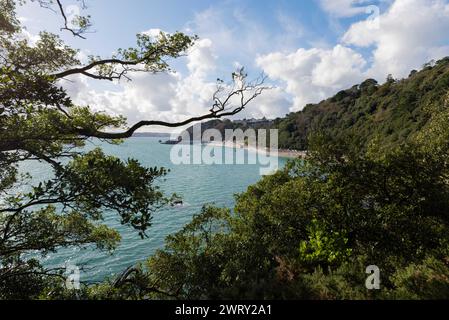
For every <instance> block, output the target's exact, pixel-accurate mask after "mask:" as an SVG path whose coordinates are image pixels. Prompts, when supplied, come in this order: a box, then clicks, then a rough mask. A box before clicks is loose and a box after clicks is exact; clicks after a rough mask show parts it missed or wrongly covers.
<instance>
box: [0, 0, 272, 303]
mask: <svg viewBox="0 0 449 320" xmlns="http://www.w3.org/2000/svg"><path fill="white" fill-rule="evenodd" d="M36 1H37V2H38V3H39V4H40V5H41V6H42V7H45V8H49V9H52V10H54V11H56V12H59V13H60V15H61V17H62V22H63V26H62V28H61V31H68V32H70V33H71V34H73V35H74V36H76V37H80V38H84V34H85V33H86V32H87V30H88V28H89V26H90V25H91V22H90V17H89V16H77V17H75V19H74V21H68V18H67V15H66V14H65V12H64V9H63V4H62V2H61V1H59V0H36ZM19 3H20V4H22V3H24V1H19ZM81 3H82V5H83V7H84V1H81ZM15 8H16V2H15V1H12V0H0V59H1V62H0V68H1V73H0V195H1V203H0V298H36V297H38V296H39V294H40V293H41V292H42V291H43V290H44V289H45V288H46V287H47V286H48V285H49V283H52V284H54V283H53V282H54V277H58V276H60V270H47V269H45V268H44V267H42V266H41V265H40V264H39V262H38V260H36V259H30V258H27V256H26V253H29V252H31V251H33V252H36V251H37V252H39V253H41V254H45V253H47V252H50V251H56V250H57V249H58V248H61V247H68V246H85V245H89V244H95V245H96V246H97V247H99V248H100V249H106V250H111V249H113V248H114V247H115V246H116V245H117V243H118V242H119V241H120V235H119V234H118V233H117V231H115V230H112V229H110V228H108V227H106V226H105V225H103V224H101V221H102V218H103V215H102V212H103V211H104V210H111V211H114V212H116V213H117V214H118V215H119V216H120V219H121V222H122V224H125V225H129V226H130V227H132V228H134V229H136V231H137V232H138V233H139V235H140V236H141V237H145V236H146V232H147V230H148V228H149V227H150V226H151V217H152V213H153V212H154V211H155V210H157V209H159V208H160V207H161V206H164V205H166V204H167V203H168V202H169V201H170V199H169V197H168V196H166V195H164V194H163V193H162V192H161V191H160V190H159V187H158V185H157V181H158V179H159V178H161V177H163V176H164V175H165V174H166V173H167V171H166V170H165V169H164V168H145V167H143V166H142V165H140V163H139V162H138V161H137V160H134V159H128V160H126V161H121V160H119V159H117V158H115V157H111V156H107V155H105V154H104V153H103V152H102V151H101V149H95V150H92V151H89V152H86V151H83V148H82V147H83V146H84V144H85V142H86V141H87V140H89V139H92V138H98V139H101V140H103V141H107V142H109V143H120V141H119V140H117V139H124V138H128V137H131V136H132V134H133V133H134V132H135V131H136V130H137V129H139V128H141V127H143V126H149V125H161V126H166V127H179V126H183V125H186V124H189V123H191V122H194V121H200V120H204V119H211V118H220V117H224V116H231V115H234V114H236V113H238V112H240V111H241V110H243V109H244V108H245V107H246V106H247V105H248V103H249V102H251V101H252V100H253V99H254V98H255V97H257V96H258V95H260V94H261V93H262V91H263V90H264V89H265V88H266V87H264V86H263V85H262V84H263V81H264V77H261V78H259V79H258V80H256V81H254V82H249V81H247V75H246V74H245V72H244V70H243V69H241V70H239V71H238V72H236V73H233V82H232V84H231V85H226V84H224V82H223V81H221V80H220V81H219V82H218V84H217V92H216V93H215V95H214V96H213V97H212V104H213V106H212V108H211V109H210V111H209V112H208V113H206V114H204V115H200V116H197V117H192V118H189V119H186V120H184V121H181V122H174V123H170V122H163V121H154V120H142V121H139V122H138V123H136V124H133V125H131V126H130V127H129V128H127V129H123V127H125V126H126V125H127V123H126V119H125V118H124V117H122V116H111V115H108V114H105V113H101V112H93V111H92V110H91V109H90V108H89V106H78V105H75V104H74V103H73V101H72V99H71V97H70V96H68V94H67V92H66V91H65V90H64V89H63V88H62V87H61V85H60V82H59V80H60V79H64V78H66V77H68V76H70V75H80V76H84V77H88V78H90V79H94V80H106V81H120V80H122V81H123V80H130V79H131V77H132V75H133V74H134V73H136V72H148V73H160V72H167V71H168V70H170V66H169V64H168V63H167V60H168V59H172V58H178V57H180V56H181V55H184V54H186V52H187V50H188V49H189V48H190V47H191V46H192V45H193V44H194V42H195V40H196V37H195V36H188V35H185V34H183V33H180V32H176V33H174V34H166V33H161V34H160V36H159V37H157V38H152V37H149V36H148V35H144V34H138V35H137V43H136V46H135V47H134V48H129V49H118V50H117V53H116V54H115V55H113V56H111V57H107V58H101V57H97V56H91V57H90V60H89V62H88V63H87V64H86V65H82V64H81V62H80V61H79V60H78V59H77V53H78V50H75V49H73V48H71V47H69V46H67V45H66V44H64V43H63V41H62V40H61V39H60V38H59V37H58V35H55V34H52V33H49V32H41V33H40V34H39V40H38V41H37V42H36V43H35V44H34V45H32V44H30V43H29V41H28V40H27V39H26V38H25V37H24V36H23V33H22V30H23V29H22V28H23V27H22V26H21V25H20V22H19V21H18V19H17V17H16V14H15ZM236 101H237V104H236ZM111 129H114V130H112V131H111ZM24 161H39V162H42V163H45V164H46V165H47V166H48V168H49V170H51V171H52V172H53V176H52V177H51V178H50V179H49V180H47V181H44V182H41V183H39V184H38V185H35V186H32V187H31V186H30V187H29V188H28V190H27V191H26V192H23V193H18V192H15V190H17V189H16V188H17V186H19V185H26V184H27V180H26V179H27V176H26V174H24V173H23V172H21V171H20V170H19V165H20V164H21V163H23V162H24ZM31 283H32V284H33V285H30V284H31Z"/></svg>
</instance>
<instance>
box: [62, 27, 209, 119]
mask: <svg viewBox="0 0 449 320" xmlns="http://www.w3.org/2000/svg"><path fill="white" fill-rule="evenodd" d="M153 34H154V35H157V34H159V31H154V32H153ZM211 44H212V42H211V41H210V40H208V39H202V40H200V41H198V42H197V43H196V44H195V45H194V46H193V47H192V48H191V49H190V50H189V52H188V56H187V69H188V74H187V75H185V76H183V75H181V74H179V73H174V72H170V73H159V74H148V73H137V72H134V73H130V74H129V76H130V78H131V79H132V81H129V82H128V81H122V82H120V83H119V84H116V85H115V86H113V88H108V89H106V90H99V88H97V87H95V86H94V85H93V83H92V82H91V81H90V80H87V79H86V78H85V77H82V76H73V77H70V78H69V79H67V80H66V81H62V82H61V84H62V85H63V86H64V87H65V89H66V90H67V92H68V93H69V94H70V95H71V97H73V100H74V101H75V102H76V103H78V104H81V105H90V106H91V107H92V108H93V109H94V110H98V111H107V112H111V113H113V114H121V115H124V116H126V117H127V118H128V122H129V123H132V122H135V121H138V120H142V119H158V120H165V121H179V120H181V119H185V118H186V117H189V116H192V115H198V114H202V113H205V112H207V110H209V109H210V101H211V97H212V94H213V91H214V89H215V83H213V82H210V81H208V77H209V74H210V73H211V72H212V71H213V70H214V69H215V63H216V61H215V59H216V57H215V56H214V54H213V53H212V51H211Z"/></svg>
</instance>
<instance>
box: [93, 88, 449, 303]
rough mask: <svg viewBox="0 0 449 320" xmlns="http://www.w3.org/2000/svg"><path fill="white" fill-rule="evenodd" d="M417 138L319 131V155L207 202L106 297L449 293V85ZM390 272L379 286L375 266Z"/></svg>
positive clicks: (99, 293) (100, 292)
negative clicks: (371, 282)
mask: <svg viewBox="0 0 449 320" xmlns="http://www.w3.org/2000/svg"><path fill="white" fill-rule="evenodd" d="M445 99H446V102H445V103H443V104H439V103H434V104H430V105H428V106H427V110H428V112H429V121H428V122H427V124H426V125H424V126H423V127H422V128H421V129H420V130H419V132H417V133H416V135H415V137H414V138H413V139H410V140H409V141H407V142H403V143H401V144H400V145H398V146H397V147H390V148H387V149H386V148H384V146H383V140H382V138H374V139H373V140H371V142H370V143H369V144H368V145H365V144H364V139H365V137H363V136H362V137H359V136H351V135H347V136H345V137H332V136H329V135H326V134H316V135H315V136H313V137H310V153H309V156H308V158H307V160H306V161H305V162H304V161H299V160H298V161H293V162H291V163H290V164H289V165H288V166H287V167H286V168H285V169H284V170H282V171H280V172H277V173H276V174H274V175H272V176H267V177H264V178H263V179H262V180H261V181H260V182H258V183H257V184H256V185H254V186H251V187H249V188H248V190H247V191H246V192H245V193H243V194H241V195H238V196H237V199H236V200H237V204H236V206H235V210H234V212H231V211H230V210H229V209H226V208H216V207H210V206H207V207H205V208H204V209H203V211H202V212H201V213H200V214H199V215H198V216H196V217H194V218H193V220H192V222H191V223H190V224H188V225H187V226H185V227H184V228H183V229H182V230H181V231H180V232H178V233H176V234H174V235H172V236H169V237H168V239H167V244H166V247H165V248H164V249H162V250H159V251H158V252H157V253H156V254H155V255H154V256H152V257H151V258H150V259H149V260H148V261H147V262H145V263H143V264H142V265H141V266H140V267H139V268H137V269H135V270H134V273H133V274H132V275H130V276H129V277H128V278H127V279H126V280H127V281H126V282H125V281H123V282H122V283H120V284H118V285H117V283H115V285H113V286H111V285H108V284H103V285H101V286H97V287H92V288H89V289H87V290H86V292H85V293H86V295H87V296H89V297H91V298H92V297H96V298H122V297H123V296H126V297H132V298H171V297H174V298H183V299H241V298H250V299H253V298H258V299H373V298H377V299H404V298H406V299H437V298H446V299H447V298H449V251H448V250H449V215H448V208H449V183H448V177H449V166H448V164H449V162H448V160H449V159H448V155H449V153H448V151H449V140H448V138H449V130H448V128H447V123H448V120H449V109H448V107H449V95H446V96H445ZM369 265H376V266H378V267H379V268H380V270H381V273H380V275H381V289H380V290H367V289H366V287H365V279H366V277H367V274H366V273H365V268H366V267H367V266H369Z"/></svg>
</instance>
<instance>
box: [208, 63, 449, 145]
mask: <svg viewBox="0 0 449 320" xmlns="http://www.w3.org/2000/svg"><path fill="white" fill-rule="evenodd" d="M448 90H449V57H447V58H444V59H442V60H439V61H437V62H435V63H428V64H426V65H425V66H424V67H423V69H422V70H421V71H416V70H413V71H412V72H411V73H410V75H409V77H408V78H406V79H402V80H394V79H392V78H391V77H388V80H387V81H386V82H385V83H384V84H382V85H379V84H378V83H377V82H376V81H375V80H373V79H368V80H366V81H364V82H363V83H361V84H359V85H355V86H353V87H352V88H349V89H347V90H343V91H340V92H338V93H337V94H336V95H335V96H333V97H331V98H329V99H327V100H324V101H321V102H320V103H318V104H309V105H307V106H306V107H305V108H304V109H303V110H302V111H299V112H293V113H290V114H288V115H286V117H285V118H278V119H276V120H274V121H273V122H272V123H271V124H270V125H269V126H259V127H271V128H276V129H279V130H280V131H279V147H280V148H289V149H297V150H305V149H307V137H308V135H309V134H310V133H312V132H318V131H326V132H328V133H330V134H331V135H332V136H336V137H338V136H340V135H343V134H348V133H354V134H355V135H357V136H358V137H359V138H360V139H362V141H363V142H368V141H370V140H371V139H372V138H373V137H374V136H378V137H380V138H381V139H382V141H383V142H384V145H394V144H397V143H399V142H402V141H404V140H407V139H409V138H410V137H411V136H413V135H414V134H416V133H417V132H418V131H419V130H420V128H422V127H423V126H424V125H425V124H426V123H427V121H428V119H429V117H430V114H429V112H428V110H427V109H426V107H428V106H430V105H432V104H440V103H441V102H442V101H443V99H444V97H445V95H446V94H447V91H448ZM237 127H239V128H243V129H245V128H247V127H253V126H251V125H246V126H244V125H242V124H240V123H235V122H232V121H230V120H223V121H221V120H213V121H209V122H207V123H205V124H203V130H204V129H207V128H216V129H219V130H220V131H223V130H224V129H234V128H237Z"/></svg>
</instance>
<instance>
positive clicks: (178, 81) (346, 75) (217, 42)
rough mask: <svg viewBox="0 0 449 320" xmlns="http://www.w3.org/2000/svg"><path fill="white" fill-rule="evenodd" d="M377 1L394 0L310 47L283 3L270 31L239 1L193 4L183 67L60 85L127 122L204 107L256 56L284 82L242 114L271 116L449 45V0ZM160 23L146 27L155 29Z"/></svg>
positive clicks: (343, 5)
mask: <svg viewBox="0 0 449 320" xmlns="http://www.w3.org/2000/svg"><path fill="white" fill-rule="evenodd" d="M377 2H379V1H377ZM381 2H385V3H386V2H388V3H390V2H391V5H390V6H389V7H387V9H386V11H385V12H382V13H381V15H380V16H379V18H378V20H376V21H374V22H375V23H373V21H372V20H370V19H368V20H367V19H366V17H363V21H359V22H355V23H353V24H352V25H350V26H349V27H347V28H346V29H345V30H344V31H343V32H342V36H341V38H340V39H336V42H335V44H332V45H331V46H318V45H315V46H314V45H312V47H308V48H304V47H302V46H298V45H297V42H295V41H297V40H298V39H301V37H302V36H303V34H304V33H307V31H306V30H304V28H303V26H302V25H300V24H298V23H297V22H296V20H295V19H293V18H292V17H291V16H289V15H287V14H285V13H282V12H277V13H276V14H277V16H276V18H277V22H278V24H279V26H280V27H281V29H282V30H283V31H284V32H283V34H278V35H273V34H271V31H270V30H266V28H264V26H263V25H260V23H257V22H255V21H252V20H251V19H250V18H249V17H248V16H247V15H245V13H244V12H243V11H242V10H238V9H235V10H231V13H230V12H228V11H229V10H227V9H226V10H227V11H226V10H217V9H216V8H215V7H213V8H211V9H209V10H205V11H202V12H199V13H197V14H196V16H195V18H194V20H193V21H191V22H190V23H189V24H188V28H190V29H189V30H188V32H190V33H194V34H198V35H200V37H201V40H199V41H198V42H197V43H196V44H195V46H194V47H193V48H191V50H190V51H189V54H188V56H187V58H186V59H185V62H186V71H185V72H183V73H168V74H158V75H151V74H134V75H132V78H133V81H132V82H130V83H126V82H123V83H120V84H118V85H115V87H112V88H108V89H107V90H104V89H103V90H101V89H102V88H100V87H98V86H97V87H94V86H93V85H91V84H90V81H86V80H85V79H84V80H82V79H81V78H78V79H74V80H76V81H74V82H71V83H66V84H64V86H65V87H66V88H67V89H68V90H69V92H70V93H71V94H72V95H73V96H74V97H75V101H77V102H79V103H81V104H89V105H91V106H92V107H94V108H96V109H99V110H107V111H109V112H115V113H117V114H123V115H125V116H127V117H128V119H129V122H130V123H131V122H135V121H137V120H141V119H159V120H165V121H179V120H183V119H185V118H187V117H191V116H194V115H199V114H203V113H205V112H207V111H208V110H209V108H210V106H211V97H212V94H213V92H214V90H215V82H214V80H215V78H217V77H221V76H222V75H223V74H224V73H228V72H229V71H230V70H229V69H230V68H231V69H232V68H233V67H235V66H237V65H240V63H239V62H242V61H243V62H244V64H245V63H248V61H252V59H253V58H255V62H256V63H255V66H254V67H257V68H259V69H261V70H263V71H264V72H265V73H266V74H267V75H268V76H269V77H270V79H271V80H272V81H275V82H276V84H278V87H277V88H276V89H273V90H270V91H268V92H266V93H264V94H263V95H262V96H259V97H258V98H257V99H256V100H255V101H254V102H253V103H252V104H251V106H250V107H249V108H248V109H247V110H245V111H244V113H242V114H239V115H238V117H247V118H248V117H256V118H260V117H264V116H265V117H267V118H273V117H277V116H283V115H284V114H285V113H287V112H288V111H297V110H301V109H302V108H303V107H304V106H305V105H306V104H307V103H316V102H319V101H320V100H322V99H325V98H327V97H329V96H331V95H333V94H335V93H336V92H338V91H339V90H341V89H345V88H348V87H351V86H352V85H354V84H357V83H360V82H361V81H363V80H364V79H366V78H368V77H372V78H375V79H377V80H379V81H382V80H384V79H385V78H386V75H387V74H389V73H391V74H393V76H395V77H404V76H406V75H407V74H408V72H409V71H410V70H411V69H416V68H419V67H420V66H421V65H422V64H423V63H425V62H426V61H429V60H431V59H438V58H441V57H443V56H446V55H449V39H448V37H447V30H448V29H449V5H448V1H444V0H395V1H392V0H391V1H390V0H381ZM372 3H373V1H368V0H320V4H321V6H322V7H323V9H324V10H325V11H326V12H328V13H329V15H330V16H331V17H332V18H337V19H338V18H347V17H353V19H354V16H356V15H358V14H359V13H366V8H367V7H369V5H370V4H372ZM351 21H352V20H351ZM377 22H378V24H377ZM160 32H161V30H159V29H150V30H148V31H146V33H147V34H149V35H151V36H154V37H157V36H158V34H159V33H160ZM294 43H296V45H295V46H294V47H293V48H292V44H294ZM309 43H312V42H309ZM285 44H288V45H285ZM298 47H299V48H298ZM236 48H238V49H236ZM227 61H228V62H229V63H227ZM237 61H238V62H237ZM233 63H234V64H235V66H233ZM252 73H257V70H252Z"/></svg>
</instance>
